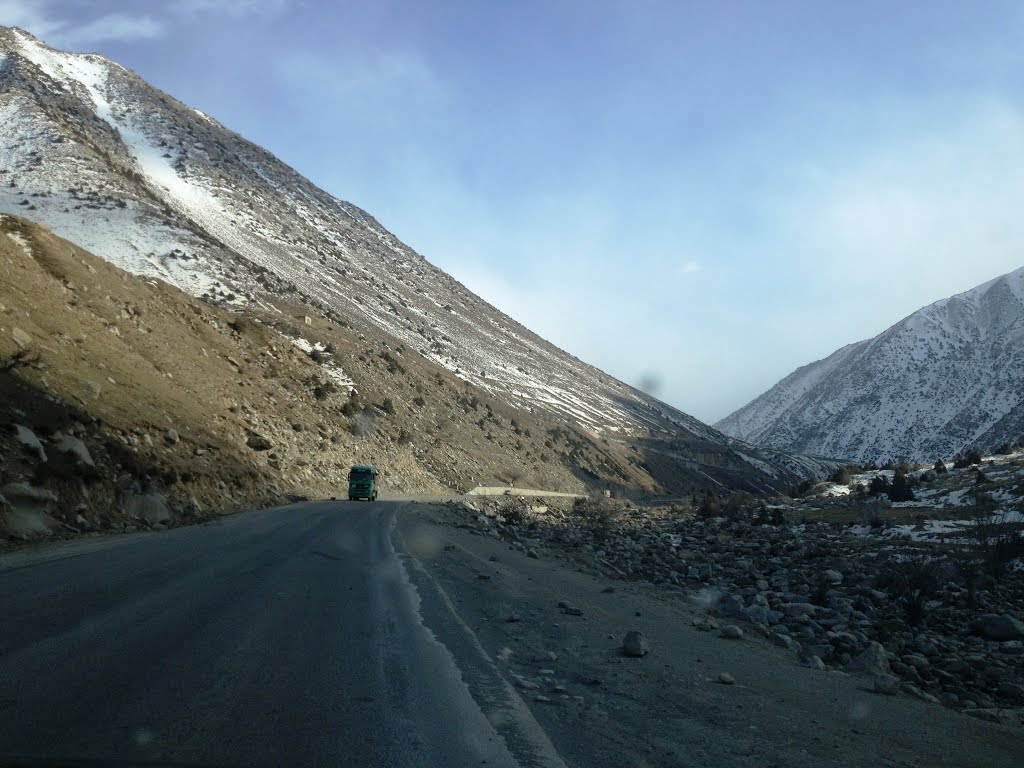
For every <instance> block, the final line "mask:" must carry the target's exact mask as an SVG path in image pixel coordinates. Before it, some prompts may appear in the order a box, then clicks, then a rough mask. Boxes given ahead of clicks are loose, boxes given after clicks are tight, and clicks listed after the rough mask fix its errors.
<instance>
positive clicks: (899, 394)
mask: <svg viewBox="0 0 1024 768" xmlns="http://www.w3.org/2000/svg"><path fill="white" fill-rule="evenodd" d="M716 426H717V427H718V428H719V429H721V430H722V431H723V432H725V433H726V434H729V435H732V436H734V437H737V438H740V439H742V440H747V441H749V442H752V443H754V444H755V445H759V446H762V447H772V448H776V449H782V450H790V451H797V452H801V453H813V454H816V455H823V456H833V457H837V458H847V459H851V460H858V461H871V460H878V459H898V458H904V457H905V458H910V459H917V460H922V461H925V460H931V459H935V458H938V457H949V456H952V455H954V454H956V453H958V452H961V451H963V450H965V449H967V448H972V447H978V448H981V449H988V448H992V447H995V446H998V445H1000V444H1002V443H1004V442H1011V443H1013V442H1016V441H1017V440H1019V439H1021V437H1024V267H1022V268H1019V269H1016V270H1014V271H1012V272H1009V273H1008V274H1005V275H1001V276H999V277H997V278H995V279H993V280H989V281H988V282H985V283H983V284H981V285H978V286H976V287H975V288H972V289H970V290H968V291H964V292H963V293H959V294H956V295H955V296H951V297H949V298H946V299H941V300H939V301H936V302H934V303H933V304H930V305H928V306H926V307H924V308H922V309H920V310H918V311H917V312H915V313H913V314H912V315H910V316H908V317H906V318H904V319H903V320H901V321H900V322H898V323H896V324H895V325H893V326H892V327H891V328H888V329H887V330H885V331H883V332H882V333H880V334H879V335H878V336H876V337H875V338H873V339H868V340H865V341H861V342H858V343H856V344H851V345H848V346H846V347H843V348H842V349H840V350H838V351H836V352H834V353H833V354H832V355H830V356H829V357H827V358H825V359H824V360H819V361H818V362H815V363H811V364H810V365H807V366H803V367H802V368H799V369H797V370H796V371H794V372H793V373H792V374H790V375H789V376H787V377H786V378H784V379H783V380H782V381H780V382H779V383H778V384H776V385H775V386H774V387H772V388H771V389H770V390H768V391H767V392H765V393H764V394H763V395H761V396H760V397H758V398H756V399H755V400H754V401H752V402H751V403H749V404H747V405H746V406H744V407H743V408H740V409H739V410H738V411H736V412H735V413H733V414H731V415H730V416H727V417H726V418H725V419H722V420H721V421H720V422H718V423H717V425H716Z"/></svg>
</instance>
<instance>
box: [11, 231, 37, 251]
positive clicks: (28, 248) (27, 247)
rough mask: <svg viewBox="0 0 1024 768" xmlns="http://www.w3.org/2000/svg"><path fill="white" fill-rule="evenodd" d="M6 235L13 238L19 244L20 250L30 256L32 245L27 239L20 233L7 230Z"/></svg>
mask: <svg viewBox="0 0 1024 768" xmlns="http://www.w3.org/2000/svg"><path fill="white" fill-rule="evenodd" d="M7 236H8V237H9V238H11V240H13V241H14V242H15V243H17V244H18V245H19V246H21V250H22V251H23V252H24V254H25V255H26V256H29V257H31V256H32V246H30V245H29V244H28V240H26V239H25V238H24V237H23V236H22V235H21V234H20V233H18V232H8V233H7Z"/></svg>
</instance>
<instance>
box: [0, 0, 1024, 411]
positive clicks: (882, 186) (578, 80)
mask: <svg viewBox="0 0 1024 768" xmlns="http://www.w3.org/2000/svg"><path fill="white" fill-rule="evenodd" d="M0 24H4V25H18V26H22V27H23V28H26V29H28V30H29V31H31V32H33V33H34V34H36V35H38V36H40V37H41V38H42V39H44V40H45V41H46V42H48V43H50V44H51V45H54V46H56V47H61V48H65V49H68V50H79V51H98V52H100V53H102V54H104V55H106V56H108V57H109V58H112V59H114V60H116V61H118V62H120V63H121V64H124V65H125V66H128V67H130V68H132V69H134V70H135V71H136V72H138V73H139V74H140V75H141V76H142V77H143V78H145V79H146V80H148V81H149V82H150V83H152V84H153V85H156V86H157V87H159V88H161V89H162V90H164V91H166V92H168V93H170V94H172V95H174V96H175V97H177V98H178V99H180V100H181V101H183V102H185V103H187V104H189V105H191V106H194V107H197V108H199V109H201V110H202V111H204V112H206V113H208V114H210V115H212V116H213V117H215V118H217V119H218V120H219V121H220V122H222V123H223V124H225V125H227V126H228V127H229V128H231V129H233V130H235V131H237V132H238V133H240V134H242V135H243V136H245V137H246V138H248V139H250V140H252V141H255V142H256V143H258V144H260V145H262V146H264V147H265V148H267V149H268V150H270V151H271V152H273V153H274V154H275V155H277V156H278V157H279V158H281V159H282V160H284V161H285V162H287V163H288V164H290V165H292V166H293V167H294V168H296V169H297V170H298V171H299V172H300V173H302V174H303V175H304V176H306V177H307V178H309V179H311V180H312V181H314V182H315V183H316V184H318V185H319V186H321V187H323V188H324V189H326V190H327V191H329V192H330V193H332V194H333V195H335V196H336V197H339V198H341V199H344V200H348V201H351V202H353V203H355V204H356V205H358V206H360V207H362V208H364V209H366V210H367V211H369V212H370V213H371V214H372V215H373V216H375V217H376V218H377V219H378V220H379V221H380V222H381V223H382V224H384V226H385V227H387V228H388V229H389V230H390V231H392V232H393V233H394V234H396V235H397V236H398V237H399V238H400V239H401V240H403V241H404V242H406V243H407V244H409V245H410V246H412V247H413V248H415V249H416V250H417V251H419V252H420V253H421V254H422V255H423V256H425V257H426V258H427V259H428V260H429V261H431V262H432V263H434V264H435V265H437V266H438V267H440V268H442V269H444V270H445V271H447V272H449V273H450V274H451V275H453V276H454V277H455V278H456V279H458V280H459V281H460V282H462V283H463V284H464V285H466V286H467V287H469V288H470V289H472V290H473V291H475V292H476V293H478V294H479V295H481V296H482V297H483V298H485V299H487V300H488V301H490V302H491V303H493V304H494V305H496V306H497V307H498V308H500V309H502V310H503V311H505V312H507V313H508V314H510V315H512V316H513V317H514V318H515V319H517V320H519V321H520V322H522V323H524V324H525V325H526V326H528V327H529V328H531V329H532V330H534V331H536V332H538V333H540V334H541V335H543V336H545V337H546V338H548V339H549V340H551V341H553V342H554V343H556V344H558V345H559V346H561V347H563V348H564V349H566V350H568V351H569V352H571V353H573V354H574V355H576V356H577V357H579V358H581V359H583V360H586V361H587V362H589V363H592V364H594V365H596V366H597V367H599V368H601V369H603V370H605V371H607V372H608V373H610V374H612V375H614V376H616V377H618V378H620V379H622V380H624V381H626V382H628V383H630V384H633V385H636V386H641V387H642V388H645V389H647V390H648V391H649V392H651V393H652V394H655V395H657V396H658V397H660V398H662V399H663V400H665V401H667V402H669V403H671V404H672V405H675V406H677V407H679V408H680V409H682V410H684V411H686V412H688V413H691V414H693V415H694V416H697V417H698V418H700V419H702V420H704V421H707V422H711V423H713V422H715V421H717V420H718V419H721V418H723V417H725V416H726V415H728V414H729V413H731V412H732V411H733V410H735V409H737V408H739V407H741V406H742V405H744V404H745V403H747V402H749V401H750V400H752V399H753V398H754V397H756V396H757V395H759V394H761V393H762V392H763V391H765V390H766V389H768V388H769V387H771V386H772V385H773V384H774V383H775V382H776V381H778V380H779V379H781V378H782V377H784V376H785V375H787V374H789V373H790V372H791V371H793V370H794V369H795V368H797V367H798V366H801V365H804V364H806V363H809V362H812V361H814V360H818V359H821V358H824V357H826V356H828V355H829V354H830V353H832V352H833V351H835V350H836V349H838V348H839V347H841V346H844V345H846V344H849V343H852V342H855V341H859V340H861V339H865V338H870V337H872V336H874V335H876V334H878V333H879V332H881V331H882V330H884V329H885V328H887V327H889V326H890V325H892V324H893V323H895V322H897V321H899V320H900V319H902V318H903V317H905V316H906V315H908V314H910V313H912V312H914V311H915V310H917V309H919V308H921V307H922V306H925V305H927V304H929V303H931V302H933V301H936V300H938V299H941V298H945V297H947V296H950V295H952V294H955V293H959V292H961V291H965V290H967V289H969V288H971V287H973V286H975V285H978V284H980V283H983V282H985V281H987V280H990V279H991V278H993V277H996V276H998V275H1000V274H1004V273H1006V272H1009V271H1011V270H1013V269H1015V268H1017V267H1020V266H1021V265H1022V264H1024V215H1022V213H1024V77H1021V72H1024V3H1020V2H1017V0H977V1H976V2H970V3H967V2H963V1H962V0H955V1H954V0H929V2H912V1H910V0H908V1H907V2H902V3H892V2H891V1H889V0H886V1H885V2H876V1H875V0H860V1H859V2H856V3H852V2H822V1H821V0H761V1H755V0H746V1H743V0H714V1H712V0H704V1H702V2H697V1H696V0H621V1H620V0H429V2H427V1H425V0H365V1H364V0H336V1H332V2H327V1H326V0H78V1H77V2H69V1H66V0H0Z"/></svg>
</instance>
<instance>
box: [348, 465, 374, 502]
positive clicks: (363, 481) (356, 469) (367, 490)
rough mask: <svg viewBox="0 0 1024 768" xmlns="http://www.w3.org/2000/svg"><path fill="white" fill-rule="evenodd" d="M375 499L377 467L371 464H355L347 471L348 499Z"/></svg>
mask: <svg viewBox="0 0 1024 768" xmlns="http://www.w3.org/2000/svg"><path fill="white" fill-rule="evenodd" d="M357 499H366V500H367V501H376V500H377V468H376V467H375V466H373V465H372V464H356V465H354V466H353V467H352V469H350V470H349V472H348V500H349V501H356V500H357Z"/></svg>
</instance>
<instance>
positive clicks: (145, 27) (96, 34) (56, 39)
mask: <svg viewBox="0 0 1024 768" xmlns="http://www.w3.org/2000/svg"><path fill="white" fill-rule="evenodd" d="M164 32H165V28H164V25H163V24H162V23H161V22H159V21H157V20H156V19H154V18H152V17H150V16H128V15H127V14H123V13H108V14H107V15H105V16H100V17H99V18H98V19H93V20H92V21H90V22H87V23H85V24H82V25H73V26H70V25H69V26H66V27H65V28H64V29H63V30H58V31H57V33H56V35H54V36H52V41H53V43H54V44H57V45H64V46H69V47H84V46H88V45H94V44H96V43H105V42H108V41H110V40H123V41H129V40H152V39H153V38H157V37H161V36H162V35H163V34H164Z"/></svg>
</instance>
